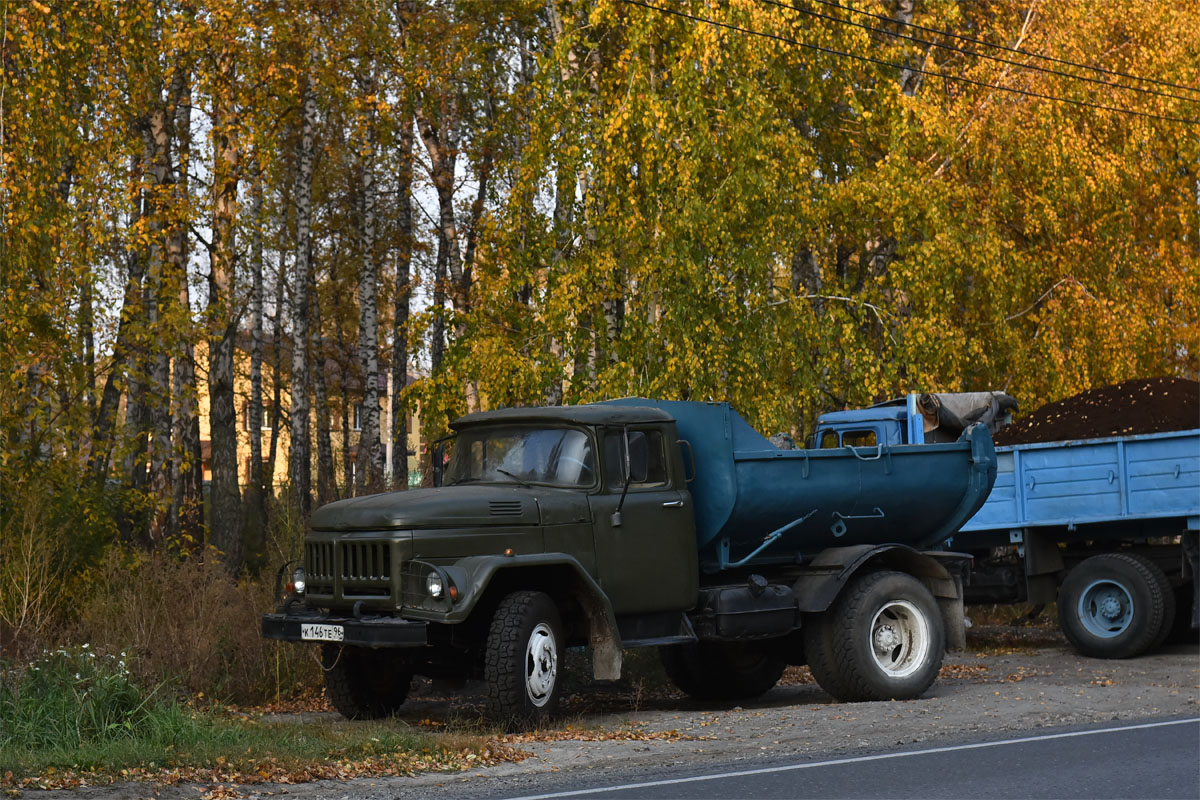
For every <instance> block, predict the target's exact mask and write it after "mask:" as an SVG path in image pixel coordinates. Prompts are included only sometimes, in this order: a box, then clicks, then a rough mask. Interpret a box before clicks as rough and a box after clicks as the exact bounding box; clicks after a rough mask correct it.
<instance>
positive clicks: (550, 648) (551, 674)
mask: <svg viewBox="0 0 1200 800" xmlns="http://www.w3.org/2000/svg"><path fill="white" fill-rule="evenodd" d="M557 677H558V647H557V644H556V643H555V641H554V631H553V630H551V628H550V626H549V625H547V624H546V623H544V622H539V623H538V624H537V625H536V626H535V627H534V629H533V632H532V633H530V634H529V644H528V646H527V647H526V648H525V693H526V694H527V695H528V696H529V700H530V702H531V703H533V704H534V705H535V706H538V707H539V708H540V707H541V706H544V705H546V703H547V702H549V700H550V695H551V694H553V693H554V681H555V679H556V678H557Z"/></svg>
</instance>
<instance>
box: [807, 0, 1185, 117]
mask: <svg viewBox="0 0 1200 800" xmlns="http://www.w3.org/2000/svg"><path fill="white" fill-rule="evenodd" d="M808 2H810V3H818V4H820V5H823V6H829V7H830V8H836V9H839V10H842V11H849V12H850V13H852V14H861V15H862V16H864V17H874V18H875V19H877V20H879V21H880V22H890V23H893V24H896V25H903V26H905V27H907V28H914V29H915V30H919V31H924V32H925V33H936V34H939V35H941V36H948V37H950V38H951V39H958V40H959V41H962V42H970V43H971V44H978V45H982V46H984V47H994V48H995V49H997V50H1006V51H1008V52H1010V53H1018V54H1020V55H1023V56H1029V57H1030V58H1040V59H1042V60H1043V61H1050V62H1052V63H1054V64H1062V65H1063V66H1064V67H1076V68H1078V69H1090V70H1092V71H1093V72H1099V73H1101V74H1103V75H1112V76H1113V77H1114V78H1129V79H1130V80H1134V81H1141V82H1142V83H1156V84H1158V85H1159V86H1169V87H1170V88H1172V89H1182V90H1183V91H1185V92H1196V93H1198V94H1200V88H1196V87H1195V86H1187V85H1185V84H1180V83H1171V82H1170V81H1162V80H1158V79H1157V78H1146V77H1143V76H1141V75H1134V74H1133V73H1130V72H1121V71H1120V70H1115V69H1105V68H1104V67H1094V66H1092V65H1090V64H1080V63H1079V62H1077V61H1068V60H1066V59H1065V58H1055V57H1054V56H1044V55H1041V54H1040V53H1031V52H1029V51H1028V50H1022V49H1020V48H1019V47H1009V46H1008V45H1006V44H997V43H995V42H987V41H984V40H983V39H975V38H972V37H970V36H963V35H962V34H959V33H952V32H951V31H944V30H941V29H939V28H928V27H926V26H924V25H918V24H916V23H915V22H902V21H901V20H898V19H892V18H891V17H888V16H885V15H883V14H876V13H874V12H871V11H863V10H861V9H858V8H855V7H854V6H851V5H843V4H841V3H837V2H834V1H833V0H808ZM795 10H796V11H800V10H801V9H795Z"/></svg>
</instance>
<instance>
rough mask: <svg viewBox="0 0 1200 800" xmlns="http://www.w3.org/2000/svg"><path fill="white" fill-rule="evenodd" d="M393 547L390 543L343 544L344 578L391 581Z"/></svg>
mask: <svg viewBox="0 0 1200 800" xmlns="http://www.w3.org/2000/svg"><path fill="white" fill-rule="evenodd" d="M391 577H392V546H391V543H390V542H343V543H342V578H343V579H344V580H363V581H374V580H390V579H391Z"/></svg>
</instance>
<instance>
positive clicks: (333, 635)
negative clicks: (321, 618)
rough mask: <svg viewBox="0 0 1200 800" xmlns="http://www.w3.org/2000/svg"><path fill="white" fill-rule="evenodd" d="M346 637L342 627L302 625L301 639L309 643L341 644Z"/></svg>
mask: <svg viewBox="0 0 1200 800" xmlns="http://www.w3.org/2000/svg"><path fill="white" fill-rule="evenodd" d="M344 636H345V634H344V633H343V632H342V626H341V625H309V624H306V623H301V625H300V638H301V639H305V640H308V641H313V642H340V641H342V639H343V638H344Z"/></svg>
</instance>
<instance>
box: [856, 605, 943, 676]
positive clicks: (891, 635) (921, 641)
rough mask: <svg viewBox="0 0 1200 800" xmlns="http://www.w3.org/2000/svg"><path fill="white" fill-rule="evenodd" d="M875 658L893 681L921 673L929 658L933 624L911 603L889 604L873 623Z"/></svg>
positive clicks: (872, 637)
mask: <svg viewBox="0 0 1200 800" xmlns="http://www.w3.org/2000/svg"><path fill="white" fill-rule="evenodd" d="M870 647H871V655H872V656H874V658H875V664H876V665H877V666H878V667H879V669H881V670H883V672H884V674H885V675H887V676H888V677H890V678H904V677H907V676H909V675H912V674H913V673H914V672H917V671H918V670H920V669H921V667H922V666H923V665H924V664H925V661H926V659H927V657H928V655H929V622H928V620H926V619H925V615H924V614H922V613H921V611H920V610H919V609H918V608H917V607H916V606H914V605H913V604H912V603H910V602H908V601H907V600H892V601H891V602H889V603H885V604H884V606H883V607H882V608H881V609H879V611H878V613H876V614H875V619H874V620H872V622H871V641H870Z"/></svg>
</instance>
